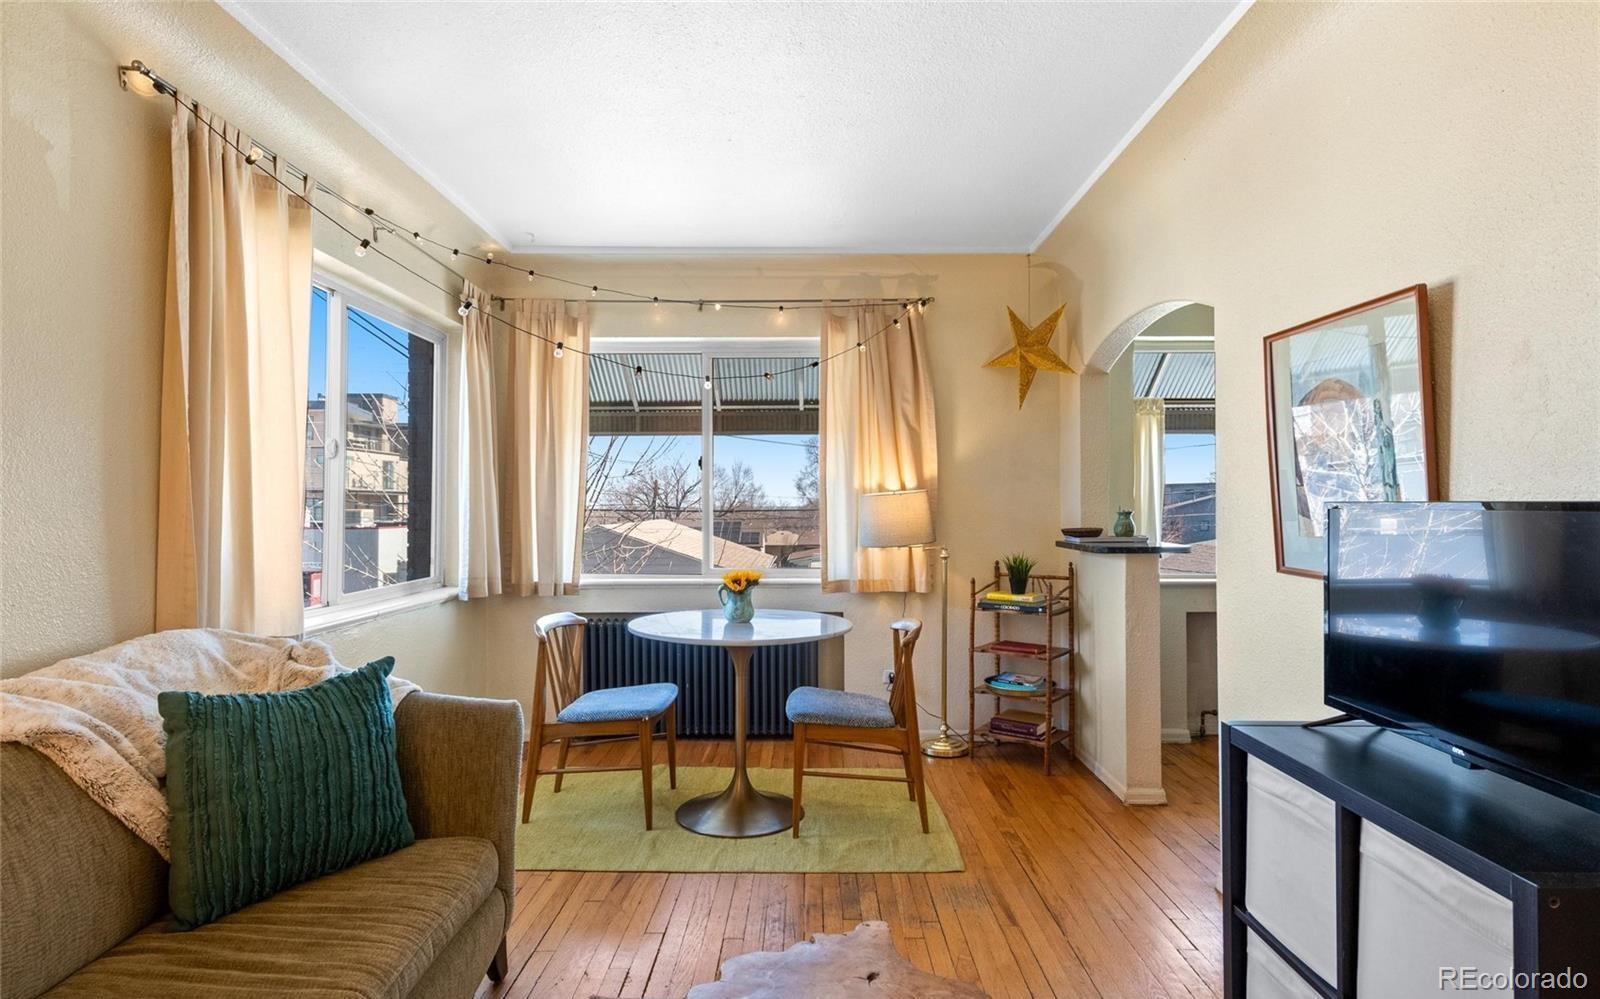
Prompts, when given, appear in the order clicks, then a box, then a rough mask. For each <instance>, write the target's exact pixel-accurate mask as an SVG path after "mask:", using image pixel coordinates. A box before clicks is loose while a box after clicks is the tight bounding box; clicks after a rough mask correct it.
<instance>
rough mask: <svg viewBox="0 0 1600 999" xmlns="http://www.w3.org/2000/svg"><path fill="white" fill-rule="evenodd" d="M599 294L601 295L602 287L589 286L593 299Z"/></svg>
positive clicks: (590, 295)
mask: <svg viewBox="0 0 1600 999" xmlns="http://www.w3.org/2000/svg"><path fill="white" fill-rule="evenodd" d="M598 294H600V286H599V285H597V284H592V285H590V286H589V297H590V298H593V297H595V296H596V295H598Z"/></svg>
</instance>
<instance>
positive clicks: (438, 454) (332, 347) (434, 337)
mask: <svg viewBox="0 0 1600 999" xmlns="http://www.w3.org/2000/svg"><path fill="white" fill-rule="evenodd" d="M311 287H312V294H313V295H315V293H316V290H317V289H319V288H320V289H321V290H322V291H324V292H326V293H327V295H328V327H327V344H326V346H327V352H328V353H327V358H326V364H325V378H326V387H325V390H324V398H325V399H326V400H327V401H326V403H325V410H324V411H325V413H326V415H325V417H324V425H323V435H324V444H323V466H322V482H323V487H322V510H323V517H322V564H323V571H322V597H323V602H322V603H321V604H320V605H318V606H316V607H307V608H305V612H304V613H305V625H304V627H305V631H306V633H308V634H309V633H311V632H313V631H318V630H323V629H326V628H329V627H337V626H339V625H342V624H346V623H349V622H350V621H351V620H362V619H365V618H368V617H373V616H376V615H377V614H379V613H382V612H384V611H387V610H390V609H396V608H392V607H390V606H389V605H392V604H400V605H404V606H410V605H412V604H417V603H421V602H427V600H426V599H425V598H429V597H431V596H432V595H434V594H441V593H442V594H444V595H445V596H448V595H449V592H447V591H448V582H447V579H448V573H447V572H446V561H447V560H448V559H449V558H450V557H451V547H450V545H448V544H447V543H446V539H445V536H444V532H445V529H446V526H447V524H448V520H447V507H448V506H449V505H450V504H451V502H452V495H451V493H450V492H449V489H450V478H449V470H450V469H451V468H453V467H454V461H455V455H456V449H455V447H454V442H453V440H452V439H451V438H450V437H449V436H448V434H449V432H450V422H449V419H448V415H449V406H450V398H451V397H450V391H449V388H450V379H449V373H450V370H451V360H450V359H451V354H452V350H451V338H450V335H449V333H448V332H447V331H446V330H444V329H443V328H441V327H440V326H438V325H437V324H436V323H434V322H431V321H429V320H427V319H425V318H423V317H421V316H419V315H417V314H415V313H412V312H407V311H405V310H402V309H397V308H395V307H393V306H391V305H388V304H386V303H384V302H382V301H380V300H378V299H376V298H374V297H372V295H370V294H368V293H366V292H363V291H361V290H360V289H358V288H356V287H353V286H352V285H351V284H350V283H349V282H347V281H342V280H340V279H338V278H337V277H335V276H333V275H332V274H329V273H327V272H326V271H323V270H321V269H317V270H314V271H313V272H312V275H311ZM307 308H308V309H309V308H310V303H309V302H308V303H307ZM349 308H356V309H359V310H361V311H362V312H365V313H367V314H368V315H371V316H373V317H374V318H377V319H381V320H383V321H384V322H386V323H389V324H391V325H393V326H397V327H399V328H400V329H402V330H404V331H406V332H407V333H409V334H411V335H412V336H416V337H419V338H421V339H423V340H426V341H428V342H429V343H431V344H432V345H433V359H434V360H433V437H432V439H433V461H432V482H431V483H430V486H431V489H432V493H433V501H432V503H431V504H430V506H431V507H432V510H431V516H430V523H429V528H430V531H431V533H430V535H429V544H430V547H431V549H432V552H431V558H430V564H429V574H428V575H427V576H426V577H423V578H421V579H408V580H406V581H405V582H403V583H392V584H390V585H388V586H375V587H373V588H372V589H369V590H360V591H357V592H354V593H346V592H345V589H344V530H345V524H344V520H345V459H346V445H347V444H348V442H347V441H346V440H345V415H346V413H345V407H346V406H347V405H348V402H347V399H348V395H347V389H348V386H346V384H345V367H346V362H347V361H348V358H349V338H348V335H347V334H348V325H349V313H348V312H347V311H346V310H347V309H349ZM330 442H337V447H336V448H335V449H334V450H335V454H334V455H333V456H332V457H329V455H328V450H329V448H328V444H329V443H330ZM308 446H309V445H308ZM330 483H332V487H331V488H330ZM304 491H305V490H304V487H303V486H302V489H301V492H302V500H301V502H302V509H303V504H304V497H303V493H304ZM335 494H337V496H335ZM335 499H336V500H337V502H335ZM330 510H332V511H333V512H334V513H335V516H333V517H331V518H330V517H329V516H328V513H329V511H330ZM335 553H337V556H338V557H337V559H335V558H334V557H333V555H334V554H335ZM330 567H331V568H330ZM303 599H304V597H303V596H302V600H303Z"/></svg>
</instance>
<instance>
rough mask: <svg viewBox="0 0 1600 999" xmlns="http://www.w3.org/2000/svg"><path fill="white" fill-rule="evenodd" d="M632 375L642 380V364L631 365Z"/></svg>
mask: <svg viewBox="0 0 1600 999" xmlns="http://www.w3.org/2000/svg"><path fill="white" fill-rule="evenodd" d="M633 377H634V378H636V379H638V380H639V381H641V382H642V381H644V365H642V364H635V365H634V366H633Z"/></svg>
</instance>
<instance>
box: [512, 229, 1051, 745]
mask: <svg viewBox="0 0 1600 999" xmlns="http://www.w3.org/2000/svg"><path fill="white" fill-rule="evenodd" d="M517 263H518V265H519V266H524V267H532V268H535V269H537V270H539V271H544V272H549V273H554V274H561V275H568V274H571V275H579V276H583V278H584V279H585V280H593V281H599V282H600V283H602V284H609V285H610V286H612V287H620V288H644V289H651V290H652V293H659V294H663V295H680V296H683V297H687V298H702V297H703V298H705V299H707V300H708V301H709V300H714V299H715V298H717V297H719V296H721V297H726V298H729V299H733V298H771V297H796V298H824V297H833V298H837V299H846V298H850V297H857V296H860V297H866V296H888V297H893V296H907V297H911V296H917V297H920V296H925V295H926V296H932V297H933V298H935V300H936V301H935V303H934V304H933V305H932V306H931V307H930V308H929V310H928V313H927V318H926V322H927V333H928V344H929V349H930V352H931V354H932V377H933V382H934V395H935V398H936V399H937V405H938V422H939V464H940V468H941V472H942V475H941V478H942V482H941V487H940V507H939V512H938V523H937V529H938V532H939V537H940V538H941V540H943V541H944V542H945V543H946V544H947V545H948V546H949V547H950V550H951V559H950V575H951V581H950V590H951V608H950V671H951V678H952V682H951V715H952V719H953V720H955V723H956V724H957V725H962V724H964V721H965V716H966V703H967V700H966V693H965V684H966V676H967V666H966V649H967V616H966V610H965V608H966V600H967V592H968V586H969V580H970V579H971V577H973V576H978V577H980V578H981V579H983V580H987V579H988V578H989V573H990V571H991V570H992V562H993V561H994V559H996V558H998V557H1000V556H1002V555H1004V554H1005V553H1007V552H1009V551H1013V550H1022V551H1028V552H1031V553H1033V554H1034V555H1035V557H1038V558H1039V559H1040V561H1041V562H1042V563H1045V564H1050V562H1051V561H1052V559H1051V554H1052V553H1054V552H1056V550H1055V549H1054V548H1052V547H1051V545H1052V543H1053V540H1054V537H1055V536H1056V528H1057V526H1058V525H1057V524H1056V523H1055V520H1056V512H1057V509H1058V507H1059V501H1058V496H1059V492H1058V483H1057V479H1056V468H1055V462H1056V454H1057V451H1058V447H1059V445H1058V440H1057V437H1058V433H1057V426H1056V420H1055V415H1056V413H1057V412H1058V401H1057V398H1058V397H1057V393H1058V391H1059V389H1060V386H1061V382H1062V379H1061V378H1060V377H1058V376H1053V375H1049V374H1042V375H1040V376H1039V378H1038V379H1037V381H1036V382H1035V383H1034V387H1033V391H1032V394H1031V395H1030V396H1029V398H1028V403H1027V408H1026V409H1025V410H1024V411H1023V417H1024V418H1025V420H1026V421H1027V424H1026V425H1027V427H1028V431H1027V432H1026V433H1018V432H1017V430H1016V425H1017V416H1016V413H1017V409H1016V373H1015V371H1012V370H984V369H983V368H982V367H981V365H982V363H983V362H984V361H985V360H987V359H988V358H989V357H991V356H993V355H994V354H996V353H998V352H999V351H1000V350H1001V349H1003V347H1004V346H1005V345H1006V344H1007V343H1008V342H1009V333H1008V332H1007V330H1006V325H1005V310H1006V307H1007V306H1008V305H1009V306H1012V307H1015V308H1017V309H1019V310H1020V309H1021V308H1022V307H1023V304H1024V299H1025V298H1026V297H1027V288H1028V284H1027V271H1026V264H1025V261H1024V260H1023V258H1022V257H1020V256H1007V255H992V256H917V257H895V256H867V257H800V258H783V257H755V258H750V257H745V258H714V257H707V258H660V257H650V258H637V259H629V258H620V259H619V258H615V257H612V258H601V259H594V258H590V259H570V258H569V259H553V258H538V257H525V258H518V259H517ZM589 275H593V277H589ZM488 280H490V281H491V282H493V283H492V284H491V285H490V286H491V287H492V288H493V289H494V290H495V291H496V292H497V293H499V294H503V295H506V296H511V297H521V296H530V295H531V296H534V297H537V296H550V297H560V296H562V295H565V294H569V292H567V291H564V290H562V289H561V288H560V287H559V286H554V285H551V284H548V283H545V282H539V283H535V284H531V285H530V284H529V283H528V282H527V281H526V280H524V279H523V278H520V277H518V276H517V275H515V274H512V273H510V272H506V271H503V270H502V271H500V272H499V273H497V274H496V275H494V276H493V277H492V278H490V279H488ZM1036 285H1037V279H1036ZM655 289H664V290H661V291H659V292H655V291H654V290H655ZM1037 290H1038V289H1037V286H1036V287H1035V293H1036V297H1035V305H1036V307H1037V309H1038V310H1041V311H1042V310H1043V309H1045V308H1048V307H1050V304H1051V303H1047V302H1046V301H1045V300H1044V299H1043V298H1040V297H1038V296H1037ZM593 320H594V321H593V332H594V335H595V336H596V337H605V336H612V337H623V336H729V337H740V336H815V335H816V334H817V332H818V330H819V328H820V325H819V324H820V320H819V317H818V314H817V313H816V312H815V311H791V312H787V313H785V314H783V315H782V316H779V315H777V314H775V313H750V312H738V311H735V310H723V311H722V312H714V311H712V310H710V309H708V310H706V311H705V312H695V311H693V310H689V309H685V308H681V307H680V308H670V307H662V308H659V309H657V308H652V307H646V306H625V305H612V306H606V305H599V306H596V307H595V308H594V313H593ZM842 363H850V358H845V359H844V360H843V362H842ZM1062 564H1064V562H1063V563H1062ZM757 603H758V605H764V606H769V607H793V608H806V609H817V610H837V611H843V612H844V613H845V615H846V616H847V617H848V618H849V619H850V620H851V621H852V622H853V623H854V625H855V630H854V631H853V632H851V633H850V635H848V636H847V637H846V639H845V649H844V659H845V664H844V684H845V687H846V689H849V690H857V691H878V692H881V691H882V686H881V684H880V680H881V676H882V670H883V668H884V667H885V666H887V665H888V663H889V647H890V646H889V622H890V621H892V620H894V619H895V618H897V617H899V616H900V613H901V598H900V597H899V596H898V595H860V596H852V595H843V594H838V595H825V594H822V593H821V592H820V590H819V588H818V587H817V586H816V585H815V584H810V585H788V584H780V583H774V584H772V585H764V586H763V587H762V588H761V589H760V591H758V594H757ZM714 606H716V595H715V593H714V587H713V586H711V585H703V584H680V585H663V584H659V583H649V584H640V585H633V586H625V587H611V586H607V587H598V586H595V587H588V588H585V590H584V591H583V592H582V593H581V594H579V595H578V596H576V597H562V598H554V597H550V598H520V597H501V598H496V599H492V600H490V601H488V602H487V603H486V613H487V623H486V626H485V635H484V658H485V677H486V685H485V687H484V692H485V693H487V694H490V695H493V696H502V697H512V696H515V697H520V698H522V699H523V700H524V702H526V701H527V699H528V698H529V696H530V695H531V693H532V672H531V670H532V662H533V648H534V646H533V642H532V627H533V621H534V619H535V618H536V617H537V616H539V615H540V614H544V613H547V612H549V611H551V610H555V609H571V610H576V611H579V612H580V613H581V612H583V611H585V610H589V611H627V610H666V609H677V608H688V607H714ZM909 608H910V613H912V614H913V615H916V616H918V617H921V618H922V619H923V621H924V624H925V627H926V629H927V630H926V631H924V633H923V638H922V642H921V645H920V646H919V648H918V652H917V663H918V672H917V690H918V694H919V698H920V700H921V701H922V702H923V704H924V706H925V707H927V708H928V709H930V710H937V706H938V669H939V660H938V654H939V643H938V616H939V611H938V604H937V599H936V596H935V595H934V594H929V595H926V596H912V597H911V598H910V602H909ZM923 723H924V725H925V726H929V725H930V719H929V718H928V717H927V716H924V718H923Z"/></svg>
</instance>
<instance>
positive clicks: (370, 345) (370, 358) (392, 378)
mask: <svg viewBox="0 0 1600 999" xmlns="http://www.w3.org/2000/svg"><path fill="white" fill-rule="evenodd" d="M350 311H351V312H352V313H354V315H352V316H351V317H350V322H349V323H348V324H347V325H348V329H347V331H346V333H347V336H346V340H347V343H346V346H345V383H346V384H347V385H348V386H349V390H350V392H351V393H361V392H377V393H384V394H387V395H392V396H395V397H396V398H398V399H401V400H404V399H405V397H406V378H407V371H408V368H409V365H410V359H409V355H408V353H407V351H408V350H409V349H410V346H411V345H412V344H415V343H420V342H422V341H418V340H415V339H413V338H412V336H411V334H410V333H407V332H406V331H405V330H403V329H401V328H400V327H398V326H395V325H394V324H393V323H387V322H384V321H383V320H382V319H379V318H377V317H376V316H372V315H368V314H367V313H365V312H362V311H360V310H359V309H351V310H350ZM327 384H328V296H327V293H326V292H324V291H323V290H322V289H321V288H314V289H312V294H311V366H310V368H309V372H308V377H307V381H306V392H307V398H310V399H315V398H316V397H317V396H319V395H324V394H326V392H327V390H328V389H327ZM400 418H401V419H405V418H406V411H405V407H404V406H402V407H401V410H400Z"/></svg>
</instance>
